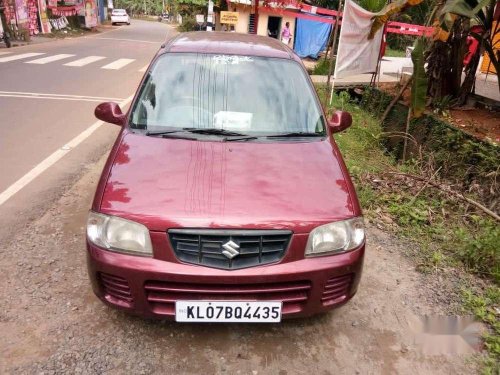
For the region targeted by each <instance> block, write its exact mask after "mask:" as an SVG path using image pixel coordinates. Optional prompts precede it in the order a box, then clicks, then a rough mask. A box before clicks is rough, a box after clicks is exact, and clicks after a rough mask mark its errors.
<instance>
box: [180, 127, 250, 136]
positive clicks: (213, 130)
mask: <svg viewBox="0 0 500 375" xmlns="http://www.w3.org/2000/svg"><path fill="white" fill-rule="evenodd" d="M183 130H184V131H187V132H190V133H194V134H210V135H229V136H231V135H235V136H244V135H246V134H243V133H237V132H233V131H230V130H225V129H217V128H184V129H183Z"/></svg>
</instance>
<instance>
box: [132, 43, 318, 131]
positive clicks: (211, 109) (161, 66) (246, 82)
mask: <svg viewBox="0 0 500 375" xmlns="http://www.w3.org/2000/svg"><path fill="white" fill-rule="evenodd" d="M130 126H131V127H132V128H136V129H148V130H150V131H162V130H167V129H179V128H201V129H224V130H228V131H232V132H238V133H240V134H264V135H265V134H281V133H319V134H324V129H325V126H324V121H323V117H322V112H321V110H320V107H319V104H318V102H317V100H316V96H315V95H314V93H313V90H312V87H311V85H310V83H309V82H308V80H307V76H306V74H305V73H304V70H303V69H302V67H301V66H300V65H299V64H298V63H297V62H295V61H291V60H284V59H277V58H264V57H254V56H236V55H212V54H180V53H170V54H165V55H163V56H161V57H160V58H158V60H157V61H156V63H155V64H154V67H153V68H152V70H151V71H150V72H149V73H148V76H147V77H146V80H145V82H144V84H143V86H142V88H141V90H140V94H139V96H138V99H137V100H136V101H135V103H134V105H133V107H132V114H131V124H130Z"/></svg>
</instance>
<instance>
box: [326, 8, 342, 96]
mask: <svg viewBox="0 0 500 375" xmlns="http://www.w3.org/2000/svg"><path fill="white" fill-rule="evenodd" d="M341 9H342V0H339V6H338V9H337V16H336V17H335V31H334V32H333V42H332V51H331V57H330V66H329V67H328V79H327V80H326V87H327V89H329V88H330V79H331V77H332V70H333V60H334V57H335V47H336V44H337V34H338V32H339V23H340V22H339V21H340V11H341Z"/></svg>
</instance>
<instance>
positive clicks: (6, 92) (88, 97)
mask: <svg viewBox="0 0 500 375" xmlns="http://www.w3.org/2000/svg"><path fill="white" fill-rule="evenodd" d="M0 94H3V95H9V94H11V95H19V96H41V97H44V96H50V97H65V98H82V99H83V98H84V99H99V100H114V101H116V102H118V101H122V100H125V99H123V98H107V97H104V96H88V95H68V94H42V93H39V92H21V91H0Z"/></svg>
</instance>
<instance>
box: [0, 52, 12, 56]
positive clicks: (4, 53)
mask: <svg viewBox="0 0 500 375" xmlns="http://www.w3.org/2000/svg"><path fill="white" fill-rule="evenodd" d="M8 53H12V52H0V55H7V54H8Z"/></svg>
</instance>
